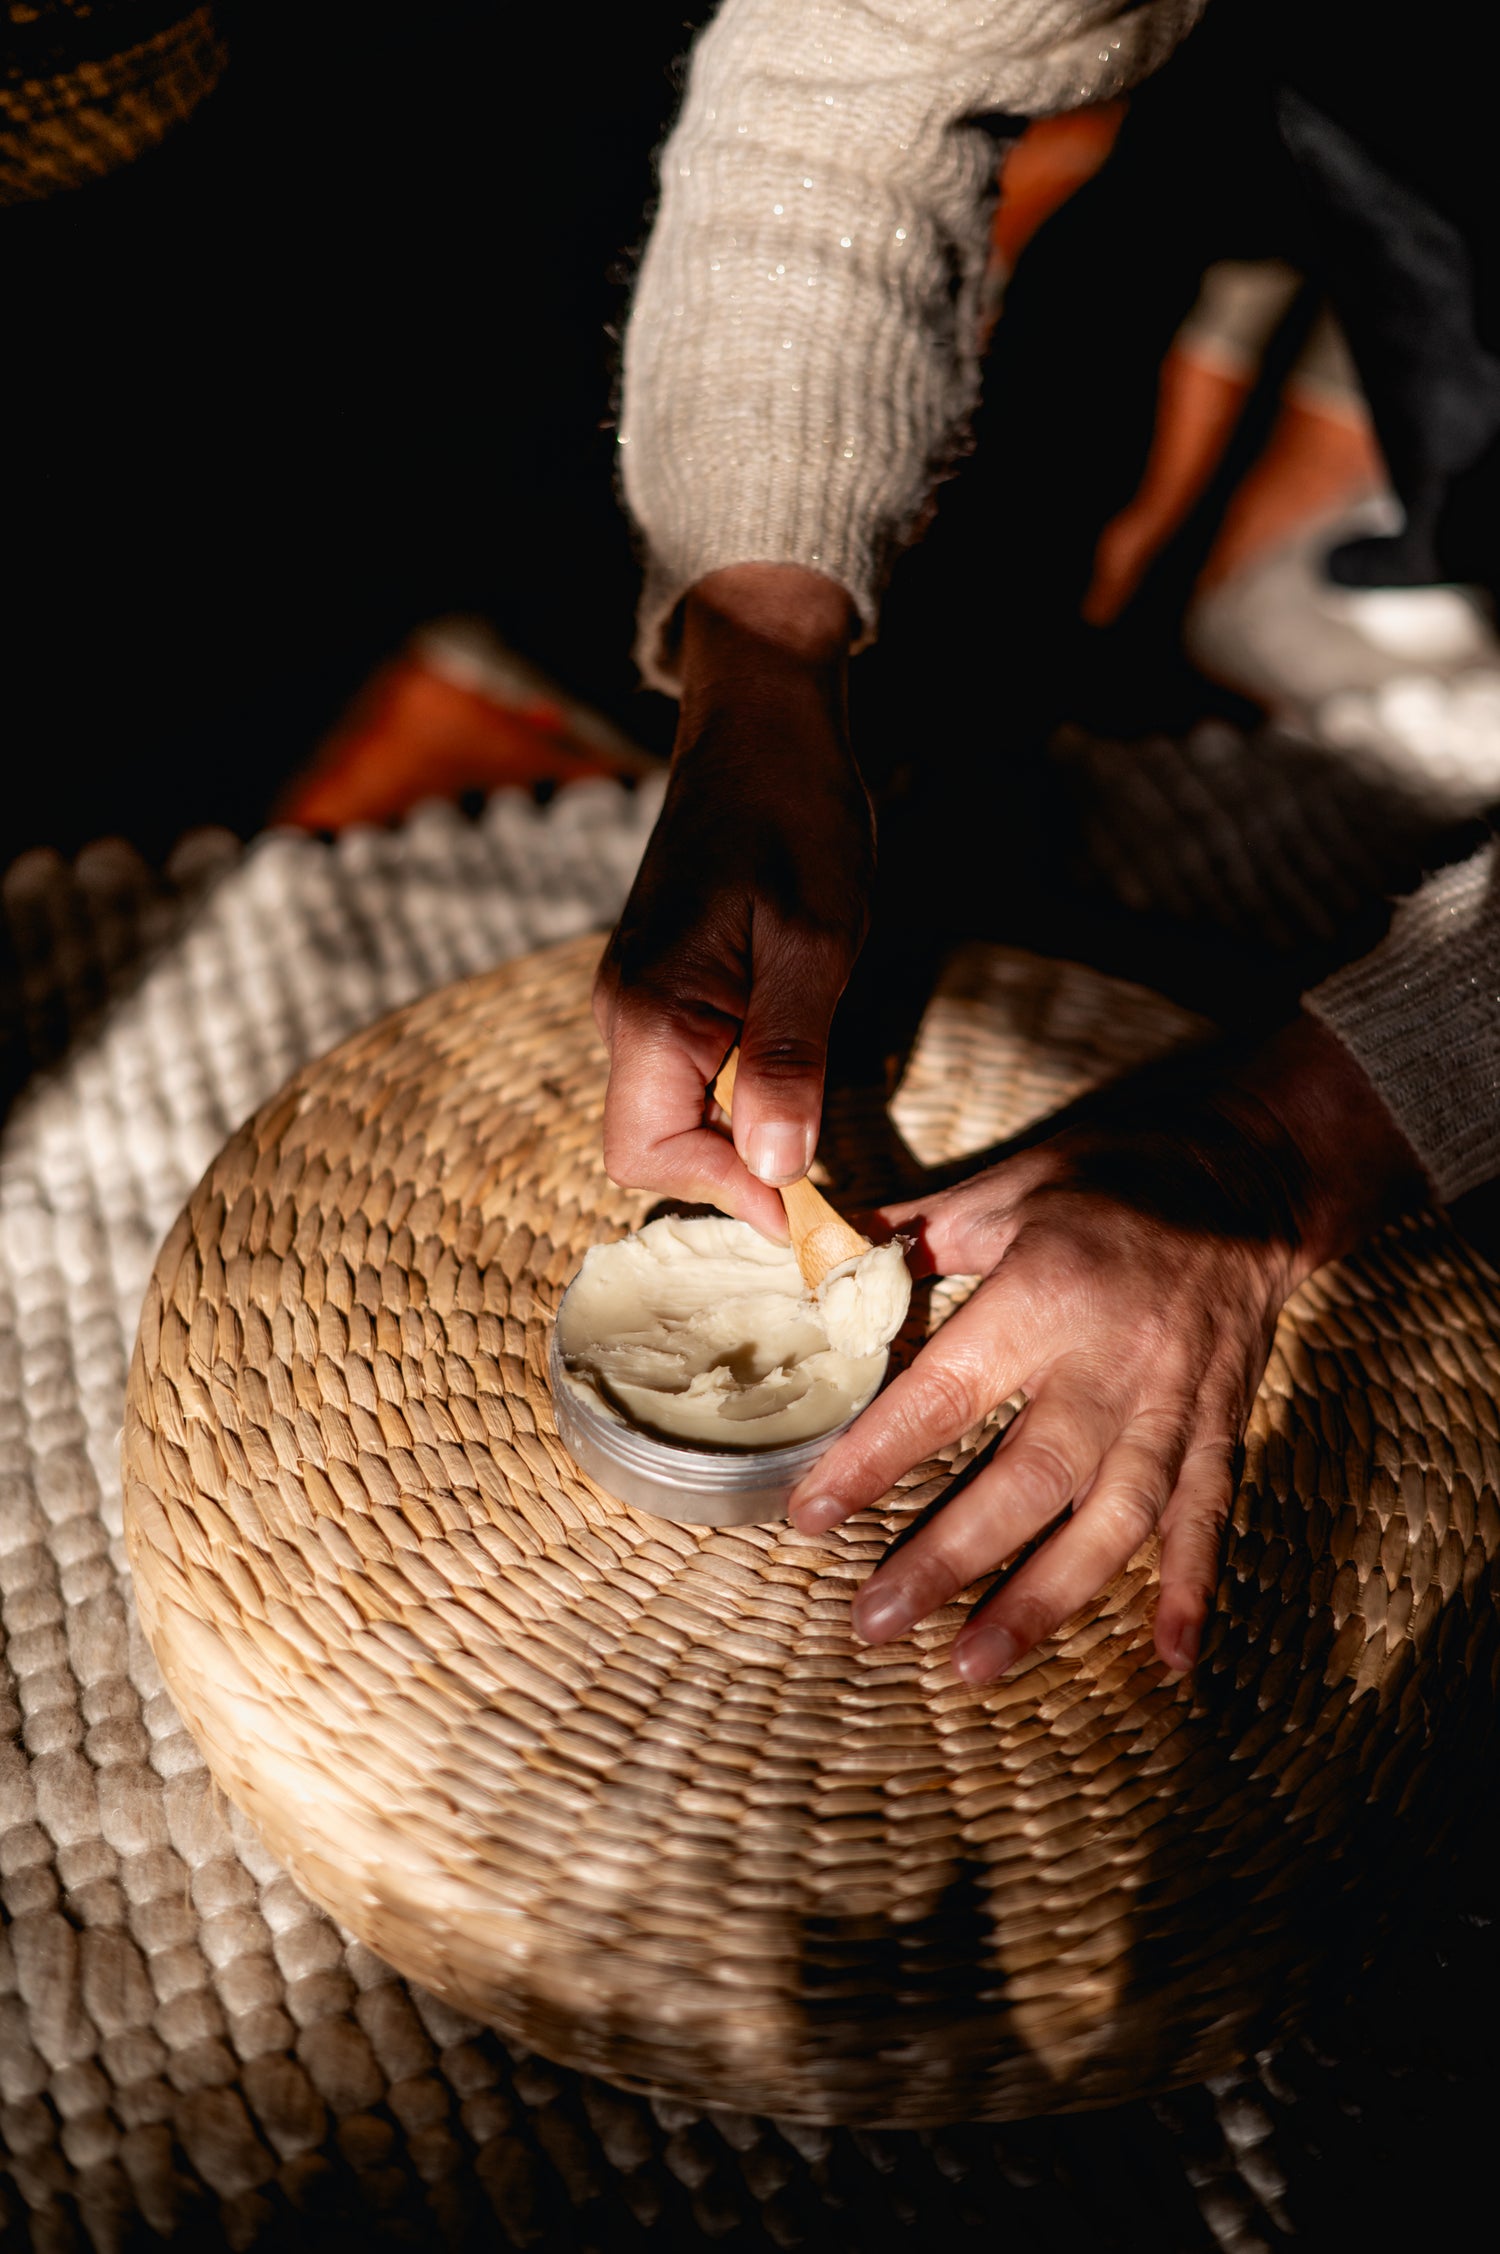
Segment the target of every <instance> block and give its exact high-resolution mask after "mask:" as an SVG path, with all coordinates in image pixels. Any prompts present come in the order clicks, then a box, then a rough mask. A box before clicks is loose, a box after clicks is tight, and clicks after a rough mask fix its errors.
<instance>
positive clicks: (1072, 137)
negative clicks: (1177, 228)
mask: <svg viewBox="0 0 1500 2254" xmlns="http://www.w3.org/2000/svg"><path fill="white" fill-rule="evenodd" d="M1124 115H1125V104H1124V102H1123V101H1117V102H1101V103H1100V104H1099V105H1098V106H1097V107H1096V108H1094V109H1088V110H1070V111H1068V113H1067V114H1066V115H1065V116H1063V117H1041V118H1038V119H1037V121H1036V123H1035V124H1034V125H1028V126H1027V128H1026V131H1025V132H1024V133H1023V134H1022V135H1021V138H1020V140H1019V141H1018V142H1017V143H1016V145H1015V147H1014V148H1013V149H1012V150H1011V152H1010V155H1009V156H1008V157H1007V158H1006V160H1005V171H1004V174H1003V175H1002V178H1001V184H1000V201H999V204H998V205H997V206H996V210H995V228H994V238H993V239H994V246H995V249H996V251H997V252H998V254H999V256H1000V259H1001V261H1002V263H1003V265H1004V267H1005V270H1006V272H1007V273H1009V272H1010V270H1011V269H1012V268H1013V267H1014V265H1015V263H1016V260H1017V259H1018V258H1019V257H1020V255H1021V253H1022V251H1023V250H1024V249H1025V248H1026V245H1027V244H1028V243H1029V242H1030V240H1031V238H1032V236H1033V235H1034V234H1035V233H1036V231H1037V229H1038V227H1040V226H1041V224H1042V222H1043V220H1044V219H1050V218H1051V217H1052V214H1053V212H1054V211H1056V210H1057V208H1058V206H1059V205H1060V204H1064V203H1066V202H1067V200H1068V198H1069V196H1071V195H1072V194H1073V192H1074V190H1075V189H1076V188H1081V187H1082V186H1083V184H1084V182H1085V180H1091V179H1092V178H1093V176H1094V174H1095V173H1096V172H1097V171H1098V170H1099V167H1100V165H1101V164H1103V162H1104V160H1105V158H1106V157H1107V156H1108V155H1109V152H1110V150H1111V149H1112V148H1113V147H1114V145H1115V135H1116V134H1117V133H1118V132H1119V130H1120V124H1121V121H1122V119H1123V118H1124Z"/></svg>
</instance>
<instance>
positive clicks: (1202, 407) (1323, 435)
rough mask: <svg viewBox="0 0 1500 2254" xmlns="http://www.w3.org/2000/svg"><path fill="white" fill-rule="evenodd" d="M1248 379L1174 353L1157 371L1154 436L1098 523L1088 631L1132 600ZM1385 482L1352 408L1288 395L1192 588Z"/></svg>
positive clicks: (1215, 453)
mask: <svg viewBox="0 0 1500 2254" xmlns="http://www.w3.org/2000/svg"><path fill="white" fill-rule="evenodd" d="M1249 388H1250V386H1249V379H1248V377H1241V376H1238V375H1235V374H1232V373H1231V372H1230V371H1229V370H1228V369H1226V368H1225V366H1224V364H1223V362H1222V361H1221V360H1218V359H1208V358H1200V357H1198V356H1197V355H1196V354H1195V352H1194V351H1193V349H1192V347H1191V345H1174V346H1173V348H1172V350H1171V351H1170V352H1169V353H1168V355H1167V357H1166V359H1165V361H1164V362H1163V363H1162V371H1161V383H1160V388H1159V390H1158V393H1157V414H1156V430H1155V434H1154V436H1153V438H1152V442H1151V452H1150V456H1149V458H1148V460H1147V463H1146V470H1145V474H1144V476H1143V477H1142V479H1141V483H1140V487H1139V490H1138V491H1137V492H1136V494H1135V496H1134V498H1133V499H1132V500H1131V501H1130V502H1129V503H1128V504H1127V506H1126V507H1125V508H1123V509H1122V510H1121V511H1120V513H1119V515H1118V516H1117V517H1114V518H1112V519H1111V521H1110V522H1109V523H1108V524H1107V525H1106V526H1105V528H1104V530H1103V532H1102V533H1101V534H1100V536H1099V545H1098V548H1097V549H1096V550H1095V554H1094V572H1093V578H1092V580H1091V581H1090V584H1089V590H1088V593H1087V594H1086V595H1085V597H1084V600H1083V615H1084V617H1085V618H1086V619H1087V620H1088V621H1089V623H1090V625H1092V626H1107V625H1108V624H1109V623H1110V621H1111V620H1112V619H1115V618H1118V616H1119V614H1120V612H1121V611H1122V610H1123V609H1124V607H1125V605H1126V604H1127V603H1128V602H1129V600H1130V598H1131V596H1132V595H1133V594H1134V593H1135V591H1136V589H1137V587H1138V586H1139V585H1140V583H1141V580H1142V578H1143V577H1144V575H1145V573H1146V570H1147V568H1148V567H1149V565H1150V563H1151V559H1152V558H1153V556H1155V555H1156V554H1157V553H1158V552H1159V550H1160V549H1161V548H1162V547H1163V546H1164V545H1165V543H1166V542H1167V541H1168V540H1169V539H1170V538H1171V536H1172V534H1173V533H1174V532H1175V531H1176V530H1177V528H1178V526H1179V525H1180V524H1181V523H1182V521H1183V519H1184V518H1185V517H1186V516H1187V514H1188V511H1189V510H1190V509H1191V508H1192V506H1193V504H1194V502H1195V501H1196V500H1197V499H1198V498H1199V496H1200V494H1201V493H1202V492H1203V489H1204V487H1205V486H1206V485H1207V483H1208V480H1209V478H1210V477H1211V476H1212V475H1213V471H1214V467H1215V465H1216V463H1217V462H1218V461H1219V458H1220V456H1221V455H1222V453H1223V451H1224V448H1225V446H1226V444H1227V443H1228V440H1229V436H1230V433H1231V432H1232V430H1233V429H1234V425H1235V420H1236V418H1237V417H1238V415H1239V413H1240V410H1241V408H1242V407H1243V405H1244V402H1245V398H1246V395H1247V393H1248V391H1249ZM1382 482H1383V469H1382V464H1381V457H1380V449H1379V447H1378V446H1377V444H1376V442H1375V436H1374V433H1373V431H1372V430H1371V428H1370V424H1369V420H1368V417H1367V416H1366V415H1365V413H1364V411H1363V409H1362V408H1361V407H1360V406H1359V405H1358V403H1357V402H1354V401H1350V402H1349V403H1348V404H1347V405H1344V404H1342V403H1340V402H1339V401H1338V400H1336V399H1334V398H1325V397H1323V396H1322V395H1321V394H1318V393H1314V392H1311V391H1300V390H1299V389H1298V388H1297V386H1296V384H1295V383H1293V385H1292V386H1291V387H1290V388H1289V390H1288V393H1287V396H1286V398H1285V400H1284V401H1283V403H1282V408H1281V412H1280V415H1279V416H1278V418H1277V422H1276V427H1275V429H1274V430H1273V432H1272V434H1271V438H1270V441H1269V443H1268V444H1267V446H1266V449H1265V452H1264V453H1263V454H1262V455H1261V457H1260V459H1259V461H1258V462H1256V464H1255V465H1254V467H1253V468H1252V469H1251V470H1250V471H1249V473H1248V474H1247V475H1246V477H1245V479H1244V481H1243V483H1242V484H1241V485H1240V487H1239V489H1238V491H1237V492H1236V493H1235V495H1234V498H1233V500H1232V501H1231V502H1230V504H1229V507H1228V508H1227V510H1226V511H1225V514H1224V522H1223V523H1222V525H1221V526H1220V528H1219V532H1218V536H1217V538H1216V540H1215V542H1214V545H1213V548H1212V549H1211V551H1210V553H1209V557H1208V561H1207V563H1206V564H1205V565H1204V567H1203V571H1202V574H1201V576H1200V581H1199V584H1200V585H1202V586H1204V587H1211V586H1214V585H1216V584H1217V583H1218V582H1220V581H1222V580H1225V579H1228V578H1229V577H1231V576H1232V574H1233V573H1235V572H1236V571H1240V570H1243V569H1244V568H1245V567H1246V566H1247V565H1248V564H1250V563H1252V562H1253V561H1254V560H1255V558H1256V557H1257V556H1260V555H1262V554H1264V553H1265V552H1266V551H1267V550H1269V549H1271V548H1274V547H1276V546H1278V545H1280V544H1281V543H1282V542H1283V541H1285V540H1287V539H1289V538H1290V537H1292V536H1293V535H1294V534H1295V533H1296V532H1297V530H1298V529H1299V527H1301V526H1302V525H1304V524H1310V523H1312V522H1313V521H1314V520H1315V519H1317V518H1319V517H1326V516H1330V515H1332V514H1333V513H1334V512H1335V511H1336V510H1338V509H1339V508H1340V507H1344V506H1348V505H1351V504H1352V503H1354V502H1356V501H1359V500H1362V499H1363V498H1364V497H1365V496H1366V495H1367V494H1369V493H1373V492H1375V491H1377V490H1378V489H1379V487H1380V486H1381V484H1382Z"/></svg>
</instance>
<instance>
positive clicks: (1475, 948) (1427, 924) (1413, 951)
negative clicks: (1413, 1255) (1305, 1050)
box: [1305, 843, 1500, 1202]
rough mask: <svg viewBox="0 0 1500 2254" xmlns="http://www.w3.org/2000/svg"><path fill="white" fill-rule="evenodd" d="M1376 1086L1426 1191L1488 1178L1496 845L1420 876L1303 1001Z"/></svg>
mask: <svg viewBox="0 0 1500 2254" xmlns="http://www.w3.org/2000/svg"><path fill="white" fill-rule="evenodd" d="M1305 1002H1306V1007H1307V1008H1308V1009H1309V1010H1311V1011H1312V1013H1313V1014H1314V1016H1316V1017H1320V1018H1321V1019H1322V1020H1323V1022H1324V1024H1325V1025H1327V1026H1328V1028H1329V1030H1330V1031H1331V1032H1333V1033H1335V1034H1337V1036H1338V1038H1339V1039H1340V1040H1341V1041H1342V1042H1343V1044H1344V1046H1345V1048H1347V1049H1348V1050H1349V1051H1350V1052H1351V1053H1352V1054H1353V1056H1354V1057H1355V1058H1356V1059H1357V1060H1358V1062H1359V1064H1360V1065H1361V1066H1362V1067H1363V1069H1364V1071H1365V1073H1366V1074H1367V1075H1368V1077H1369V1079H1370V1080H1371V1081H1372V1082H1373V1084H1374V1086H1375V1087H1376V1089H1377V1090H1378V1091H1379V1093H1380V1095H1381V1097H1382V1098H1383V1100H1384V1102H1385V1104H1386V1106H1387V1108H1388V1109H1389V1111H1390V1112H1391V1115H1392V1117H1393V1118H1394V1119H1395V1121H1396V1123H1397V1125H1398V1126H1399V1127H1400V1128H1401V1129H1402V1132H1403V1133H1404V1134H1405V1136H1406V1139H1407V1141H1408V1142H1409V1143H1410V1144H1411V1146H1412V1148H1413V1150H1414V1151H1415V1152H1416V1154H1417V1156H1418V1158H1419V1159H1420V1160H1421V1161H1422V1164H1423V1166H1424V1168H1425V1169H1426V1172H1427V1177H1428V1179H1429V1181H1430V1182H1431V1183H1432V1187H1433V1190H1434V1191H1435V1193H1436V1195H1437V1196H1438V1197H1439V1198H1440V1199H1442V1200H1444V1201H1445V1202H1446V1201H1447V1200H1450V1199H1452V1198H1455V1197H1460V1196H1461V1195H1462V1194H1463V1192H1464V1191H1465V1190H1471V1189H1476V1188H1477V1187H1478V1186H1479V1184H1480V1183H1481V1182H1487V1181H1491V1180H1493V1179H1494V1177H1495V1176H1496V1175H1500V846H1497V845H1495V844H1494V843H1491V844H1488V845H1485V846H1484V847H1482V848H1481V850H1480V851H1479V852H1477V853H1475V854H1474V855H1473V856H1472V857H1471V858H1470V859H1469V860H1467V861H1462V862H1460V863H1458V864H1457V865H1456V866H1455V867H1453V868H1450V869H1443V870H1441V871H1439V873H1438V874H1437V875H1436V876H1432V877H1429V878H1428V880H1427V882H1426V883H1425V884H1424V885H1423V886H1422V887H1421V889H1420V891H1418V892H1415V893H1413V894H1412V895H1411V897H1410V898H1409V899H1406V900H1403V901H1401V902H1399V903H1398V905H1397V908H1396V913H1395V915H1394V917H1393V919H1392V922H1391V928H1390V930H1389V932H1388V933H1387V935H1386V937H1385V938H1384V939H1383V940H1382V941H1381V943H1380V945H1379V946H1378V947H1376V948H1374V949H1373V950H1372V951H1371V953H1369V954H1368V955H1365V956H1363V957H1362V958H1361V959H1360V960H1359V961H1358V962H1356V963H1350V964H1349V965H1347V967H1346V968H1345V969H1343V970H1339V971H1335V972H1334V974H1333V976H1332V977H1331V978H1327V979H1325V980H1324V981H1323V983H1322V985H1321V986H1316V987H1314V988H1313V990H1312V992H1311V993H1310V994H1308V995H1307V996H1306V997H1305Z"/></svg>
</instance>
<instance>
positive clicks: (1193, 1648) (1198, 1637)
mask: <svg viewBox="0 0 1500 2254" xmlns="http://www.w3.org/2000/svg"><path fill="white" fill-rule="evenodd" d="M1202 1642H1203V1623H1202V1621H1201V1620H1184V1622H1183V1624H1182V1626H1181V1627H1180V1628H1179V1629H1178V1631H1177V1641H1176V1643H1175V1644H1174V1645H1173V1647H1172V1668H1173V1672H1174V1673H1176V1674H1179V1675H1185V1674H1186V1673H1187V1671H1188V1669H1189V1668H1190V1667H1193V1666H1196V1664H1197V1660H1198V1650H1199V1646H1200V1645H1201V1644H1202Z"/></svg>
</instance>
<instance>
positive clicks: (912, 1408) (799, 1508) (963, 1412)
mask: <svg viewBox="0 0 1500 2254" xmlns="http://www.w3.org/2000/svg"><path fill="white" fill-rule="evenodd" d="M1029 1298H1030V1294H1029V1292H1028V1290H1027V1289H1026V1288H1025V1287H1024V1286H1023V1287H1022V1288H1020V1289H1017V1288H1016V1285H1015V1282H1014V1280H1013V1278H1012V1276H1011V1275H1009V1274H1007V1273H1004V1272H1002V1274H1000V1275H998V1276H996V1277H994V1278H992V1279H991V1280H989V1281H987V1282H985V1283H982V1284H981V1285H980V1287H979V1289H978V1290H977V1291H976V1292H975V1293H974V1296H973V1297H972V1299H969V1300H967V1301H965V1303H964V1305H963V1306H962V1307H960V1308H959V1310H958V1312H957V1314H955V1315H950V1316H949V1318H948V1320H947V1322H946V1323H944V1325H943V1327H942V1329H941V1330H940V1331H939V1332H938V1334H937V1336H936V1337H935V1338H933V1339H931V1340H929V1342H928V1343H927V1345H926V1346H924V1347H923V1349H922V1351H921V1353H920V1354H919V1355H918V1356H917V1358H916V1360H915V1361H914V1362H913V1363H912V1365H911V1367H910V1369H906V1370H903V1371H902V1372H901V1374H900V1376H899V1377H898V1378H896V1379H895V1380H894V1381H893V1382H892V1383H891V1384H890V1385H888V1386H887V1387H886V1389H885V1391H884V1392H883V1393H878V1394H877V1395H876V1396H875V1399H874V1400H873V1401H872V1402H871V1403H870V1406H869V1407H868V1408H867V1409H866V1410H865V1412H864V1414H863V1416H860V1417H857V1418H856V1419H855V1421H854V1423H853V1424H852V1425H851V1426H850V1427H849V1430H848V1431H847V1432H845V1433H841V1434H840V1436H839V1438H838V1439H837V1440H835V1442H834V1443H833V1446H832V1447H831V1448H830V1449H829V1450H828V1452H827V1454H826V1455H825V1456H823V1457H822V1458H821V1459H820V1460H819V1462H818V1463H817V1465H816V1466H815V1467H814V1469H813V1470H812V1471H810V1472H809V1473H808V1475H807V1477H806V1478H805V1479H804V1480H803V1481H802V1482H801V1483H800V1485H799V1486H798V1487H797V1488H796V1489H795V1490H794V1491H793V1494H792V1497H791V1500H790V1502H789V1504H788V1506H787V1508H788V1512H789V1515H790V1516H791V1517H792V1518H793V1519H794V1520H795V1522H796V1524H797V1525H798V1526H799V1527H800V1528H801V1530H802V1531H803V1533H805V1534H821V1533H826V1532H827V1530H828V1528H829V1527H831V1526H838V1525H840V1524H841V1523H842V1522H843V1520H844V1519H846V1518H848V1517H849V1516H850V1515H851V1513H853V1512H854V1511H857V1510H864V1509H865V1508H867V1506H868V1505H869V1504H871V1503H876V1502H878V1501H879V1500H880V1498H881V1496H882V1495H884V1494H885V1493H886V1492H887V1490H888V1489H889V1488H891V1487H892V1486H893V1485H894V1484H895V1482H896V1481H897V1480H898V1479H899V1478H900V1477H901V1475H902V1473H903V1472H907V1471H910V1470H911V1469H912V1466H913V1465H914V1464H919V1463H922V1462H923V1461H924V1460H925V1459H926V1458H927V1457H928V1456H930V1455H932V1454H933V1453H934V1451H935V1450H937V1449H938V1448H944V1447H946V1446H947V1445H948V1443H949V1442H950V1441H953V1440H958V1439H961V1438H962V1436H963V1434H964V1433H966V1432H970V1431H972V1430H973V1428H974V1427H975V1425H978V1424H982V1423H983V1422H984V1419H985V1418H986V1417H987V1416H988V1415H989V1413H990V1411H991V1409H993V1408H995V1407H996V1406H997V1404H998V1403H1000V1402H1001V1401H1006V1400H1009V1398H1010V1396H1011V1395H1012V1394H1013V1393H1016V1392H1019V1391H1020V1389H1021V1388H1022V1386H1024V1385H1028V1384H1030V1383H1031V1382H1032V1380H1033V1379H1034V1378H1035V1377H1036V1376H1037V1374H1038V1371H1039V1368H1040V1366H1041V1363H1042V1359H1043V1356H1044V1353H1045V1352H1046V1350H1047V1347H1048V1346H1049V1345H1050V1341H1049V1340H1048V1338H1047V1335H1046V1332H1045V1327H1044V1325H1045V1318H1044V1317H1040V1318H1039V1317H1038V1315H1037V1314H1036V1312H1035V1309H1034V1306H1033V1305H1028V1300H1029Z"/></svg>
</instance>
